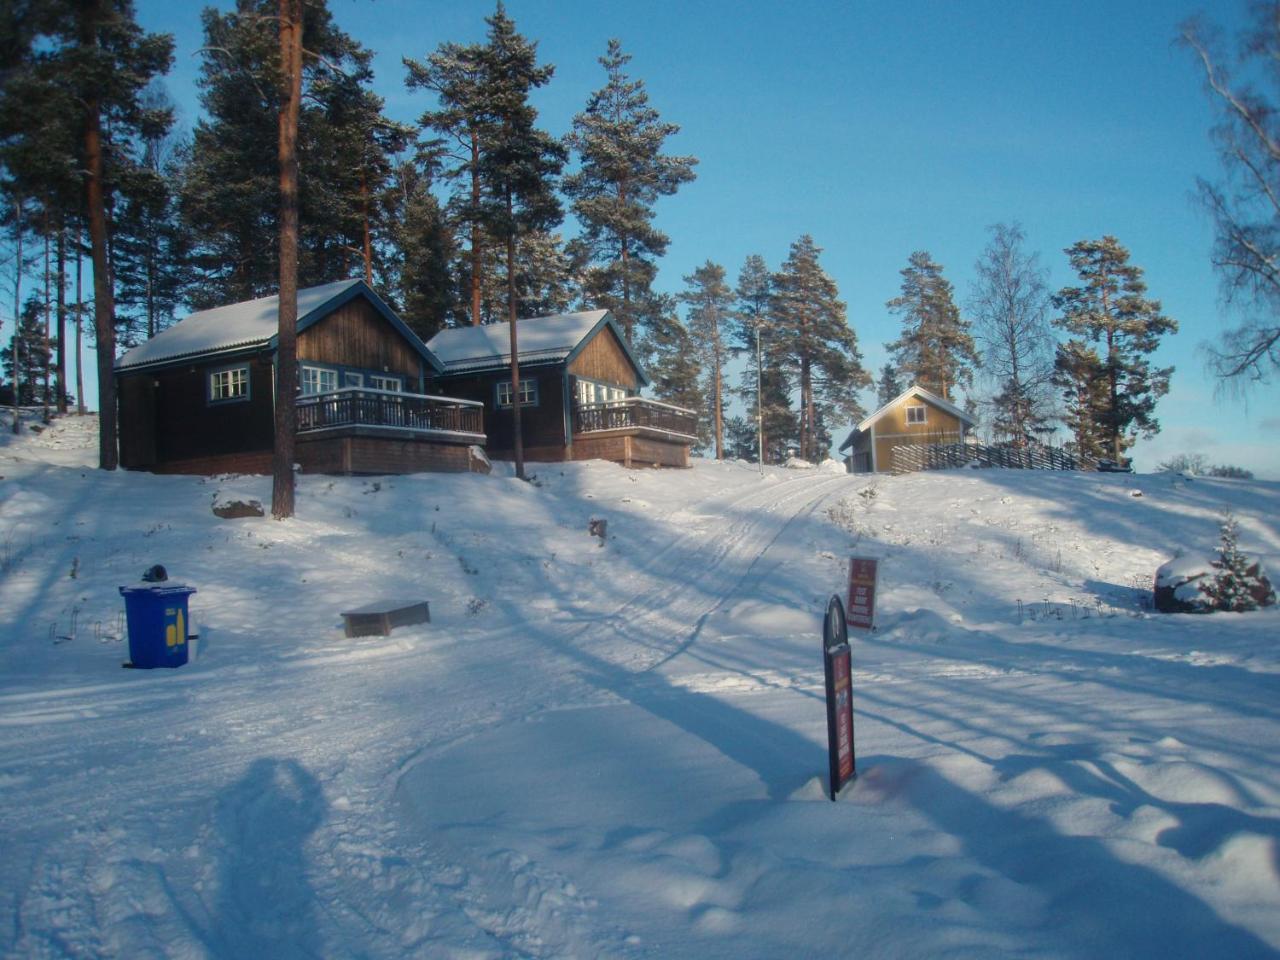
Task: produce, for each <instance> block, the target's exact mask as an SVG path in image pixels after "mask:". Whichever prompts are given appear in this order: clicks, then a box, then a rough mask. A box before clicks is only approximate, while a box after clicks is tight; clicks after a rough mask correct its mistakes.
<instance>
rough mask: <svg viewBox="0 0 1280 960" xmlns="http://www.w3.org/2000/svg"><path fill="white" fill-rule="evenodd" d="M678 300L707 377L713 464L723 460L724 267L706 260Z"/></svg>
mask: <svg viewBox="0 0 1280 960" xmlns="http://www.w3.org/2000/svg"><path fill="white" fill-rule="evenodd" d="M684 282H685V285H686V289H685V292H684V293H682V294H680V300H681V301H683V302H684V303H685V304H687V305H688V307H689V312H688V315H687V318H686V327H687V329H688V331H689V336H690V338H691V339H692V340H693V344H694V348H695V349H696V350H698V352H699V353H700V354H701V357H702V368H703V369H704V370H705V371H706V373H707V379H706V385H705V386H704V387H703V394H704V395H705V396H706V397H707V399H708V400H710V401H711V427H712V438H713V439H714V441H715V455H716V459H717V460H723V459H724V400H725V397H724V394H725V390H724V368H725V365H726V364H727V363H728V361H729V343H728V330H727V326H726V324H727V321H728V319H729V316H730V314H731V312H732V305H733V299H732V298H733V294H732V292H731V291H730V289H729V285H728V284H727V283H725V279H724V267H722V266H720V264H718V263H712V262H711V261H710V260H708V261H707V262H706V263H704V264H703V265H702V266H700V267H698V268H697V269H696V270H694V271H693V273H691V274H689V275H688V276H687V277H685V278H684Z"/></svg>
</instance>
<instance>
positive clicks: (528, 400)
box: [498, 380, 538, 407]
mask: <svg viewBox="0 0 1280 960" xmlns="http://www.w3.org/2000/svg"><path fill="white" fill-rule="evenodd" d="M537 403H538V381H537V380H521V381H520V406H522V407H533V406H537ZM498 406H500V407H509V406H511V381H510V380H499V381H498Z"/></svg>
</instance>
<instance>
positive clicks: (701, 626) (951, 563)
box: [0, 419, 1280, 958]
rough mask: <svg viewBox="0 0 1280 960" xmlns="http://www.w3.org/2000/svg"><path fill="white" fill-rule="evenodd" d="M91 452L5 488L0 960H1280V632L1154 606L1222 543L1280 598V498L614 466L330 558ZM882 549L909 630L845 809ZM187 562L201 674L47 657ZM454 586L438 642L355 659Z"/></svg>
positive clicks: (999, 478) (870, 708)
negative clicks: (1225, 534) (829, 638)
mask: <svg viewBox="0 0 1280 960" xmlns="http://www.w3.org/2000/svg"><path fill="white" fill-rule="evenodd" d="M87 427H88V425H87V424H85V423H84V422H82V421H81V422H77V421H76V420H74V419H72V420H70V421H67V422H64V423H62V424H60V425H59V426H57V427H55V429H53V430H50V431H46V432H45V433H44V434H41V435H40V436H39V437H38V438H36V437H33V438H31V439H30V440H29V441H27V442H25V443H24V442H19V441H12V440H5V441H4V442H5V443H7V444H8V446H7V447H3V448H0V463H2V464H3V469H0V473H3V474H7V475H8V477H9V479H8V480H6V481H4V482H3V483H0V540H3V538H5V537H9V540H8V544H9V546H8V553H7V554H6V553H4V552H3V551H0V559H3V558H4V557H8V558H9V560H8V562H9V568H8V569H7V570H6V571H0V586H3V587H4V590H0V614H2V615H3V616H6V617H7V618H8V623H7V624H5V623H0V657H2V658H4V659H3V663H4V664H5V665H6V666H7V667H8V668H9V669H10V671H11V673H10V676H8V677H5V678H0V800H3V801H4V802H3V803H0V837H2V838H3V857H2V858H0V911H3V915H4V917H5V918H6V922H5V924H4V925H3V926H2V927H0V955H4V956H10V955H11V956H15V957H35V958H46V957H47V958H61V957H147V956H153V957H208V958H230V957H248V956H272V957H305V956H367V957H406V956H415V957H416V956H422V957H458V958H464V957H465V958H479V957H484V958H506V957H528V958H550V957H596V956H601V957H605V956H608V957H635V958H639V957H675V956H681V957H683V956H687V957H699V958H703V957H707V958H719V957H725V958H728V957H740V956H761V957H775V956H776V957H783V956H787V957H790V956H816V955H820V954H824V953H825V954H834V955H844V954H845V953H846V952H847V950H848V949H849V945H850V944H853V943H856V944H857V945H858V951H859V954H860V955H865V956H868V957H901V956H942V955H949V956H966V957H1004V956H1044V957H1080V958H1084V957H1096V956H1103V955H1106V956H1112V955H1114V956H1162V957H1204V956H1232V957H1264V956H1276V955H1278V951H1280V909H1278V908H1280V854H1278V852H1277V851H1278V850H1280V771H1278V770H1277V767H1276V763H1275V751H1276V746H1277V743H1280V697H1278V696H1277V694H1280V653H1278V652H1277V650H1276V648H1275V643H1274V639H1275V636H1276V635H1277V633H1278V632H1280V631H1278V630H1277V622H1278V618H1277V615H1276V613H1275V611H1269V612H1263V613H1259V614H1250V615H1245V616H1224V617H1213V618H1194V617H1193V618H1187V617H1175V618H1156V619H1152V618H1150V617H1149V616H1147V615H1144V614H1143V613H1142V611H1140V610H1138V609H1136V608H1133V607H1128V608H1126V607H1125V604H1126V603H1127V602H1128V601H1127V600H1126V597H1131V596H1132V590H1131V589H1129V587H1128V586H1127V583H1128V579H1129V578H1130V577H1131V576H1132V575H1133V574H1132V571H1134V570H1139V571H1140V570H1144V569H1147V568H1150V567H1151V566H1152V562H1153V560H1156V559H1157V558H1159V557H1161V556H1164V555H1167V554H1168V551H1169V550H1170V549H1171V548H1170V543H1171V542H1174V543H1177V542H1182V543H1186V544H1188V545H1191V544H1200V545H1202V546H1205V545H1208V544H1211V542H1212V537H1213V536H1214V535H1215V531H1214V526H1215V518H1216V515H1217V511H1218V509H1220V506H1221V504H1222V503H1224V502H1226V503H1230V504H1231V505H1232V506H1233V508H1234V509H1235V510H1236V512H1237V515H1239V516H1242V517H1244V518H1246V519H1247V522H1246V523H1244V524H1242V526H1243V527H1244V528H1245V529H1246V530H1247V533H1248V537H1249V538H1250V539H1249V540H1248V542H1247V543H1246V546H1247V547H1249V548H1251V549H1254V550H1259V551H1261V552H1262V554H1263V555H1264V556H1267V557H1269V558H1270V559H1272V560H1273V561H1274V560H1275V559H1276V557H1275V551H1276V550H1277V548H1280V529H1277V528H1276V526H1275V521H1274V518H1275V517H1276V516H1277V515H1278V514H1280V510H1278V509H1277V508H1280V490H1277V488H1276V485H1273V484H1272V485H1268V484H1261V483H1259V484H1233V483H1231V482H1218V483H1214V482H1209V481H1197V483H1196V484H1195V485H1191V484H1189V483H1183V484H1179V483H1178V482H1177V481H1176V480H1175V481H1174V482H1172V483H1169V482H1168V481H1167V480H1165V479H1157V478H1151V477H1135V478H1119V479H1114V478H1110V479H1108V478H1090V477H1085V476H1072V475H1065V476H1049V477H1034V476H1027V475H1011V474H1015V473H1016V472H1004V471H991V472H984V473H983V474H970V473H967V472H966V473H957V474H945V475H936V476H923V475H921V476H914V477H903V478H893V479H887V478H857V477H846V476H841V475H835V474H828V473H826V472H823V471H803V472H802V471H784V470H772V471H770V472H769V473H768V474H767V476H766V477H765V478H763V479H762V478H759V477H757V476H756V475H755V472H754V470H751V469H748V468H743V467H741V466H735V465H716V464H699V465H697V466H696V467H695V469H693V470H691V471H684V472H665V473H637V474H631V473H627V472H626V471H622V470H620V469H617V468H614V467H612V466H609V465H603V464H574V465H565V468H564V469H563V470H559V469H558V468H552V467H547V468H540V472H541V473H542V476H543V480H544V482H545V486H543V487H542V488H541V489H538V488H535V487H531V486H529V485H524V484H517V483H516V482H515V481H513V480H510V479H509V478H504V477H502V476H500V475H495V477H492V478H488V479H481V478H442V477H434V478H433V477H426V478H384V479H383V480H381V481H379V482H376V483H375V482H373V481H369V480H359V479H348V480H334V481H329V480H325V479H313V478H307V479H306V480H304V483H303V485H302V487H301V491H300V493H301V495H300V501H299V505H300V510H299V517H300V519H299V520H297V521H294V522H290V523H289V524H283V525H277V524H273V523H270V522H267V521H257V522H255V521H249V522H240V521H237V522H234V523H227V524H224V523H221V522H218V521H212V520H210V519H208V517H207V504H208V502H209V495H210V494H212V493H216V492H218V491H221V492H222V493H224V494H227V495H230V494H232V493H235V494H237V495H239V494H244V495H257V496H259V497H261V496H262V491H263V490H264V489H265V487H264V483H263V482H262V481H260V480H257V479H254V478H215V479H214V480H213V481H210V482H207V483H201V482H199V481H194V480H184V479H179V478H151V477H145V476H137V475H124V474H115V475H102V474H97V473H95V472H93V471H88V472H87V473H86V472H85V471H84V470H82V469H80V468H79V464H81V463H84V462H86V461H85V460H84V453H83V450H84V449H86V447H85V444H84V443H83V442H80V441H78V440H77V434H76V431H77V430H79V431H81V433H82V434H83V435H84V436H83V439H85V440H89V439H91V438H92V434H91V431H89V430H88V429H87ZM78 451H79V452H78ZM77 458H79V459H77ZM57 464H60V466H58V465H57ZM1135 485H1141V486H1142V487H1143V488H1144V491H1145V495H1144V497H1143V498H1142V499H1141V500H1136V499H1134V498H1132V497H1131V496H1130V495H1129V490H1130V488H1131V487H1134V486H1135ZM868 489H870V490H871V492H870V493H868V492H867V491H868ZM451 498H452V499H451ZM455 501H456V502H455ZM442 505H444V506H445V509H444V510H441V506H442ZM1153 511H1154V512H1153ZM196 513H198V514H200V515H201V516H202V519H200V520H196V521H193V520H192V519H190V518H191V517H192V516H193V515H194V514H196ZM596 515H601V516H606V517H608V518H609V520H610V533H611V538H610V539H609V540H608V541H607V542H604V543H601V544H597V543H596V542H595V541H594V540H592V539H591V538H589V537H587V535H586V533H585V530H584V528H585V521H586V518H587V517H588V516H596ZM1206 537H1207V538H1208V540H1206ZM855 544H856V545H857V547H856V549H857V550H858V551H859V552H862V551H869V552H871V553H873V554H875V555H878V556H880V557H881V559H882V573H881V585H880V597H879V599H880V624H881V626H880V629H879V630H878V631H877V632H875V633H873V634H870V635H867V636H862V635H858V636H855V638H854V651H855V655H854V698H855V711H856V715H855V723H856V726H857V742H858V749H859V770H860V776H859V779H858V781H857V782H856V784H855V786H854V788H852V790H851V791H850V793H849V795H848V796H847V797H845V798H844V799H842V801H841V802H840V803H838V804H831V803H829V802H827V801H826V800H825V797H824V793H823V785H822V781H821V777H822V771H823V770H824V769H825V763H826V758H825V737H826V731H825V721H824V718H823V713H822V695H823V694H822V672H821V660H820V657H819V656H818V648H819V639H818V632H819V617H820V613H821V608H822V606H823V605H824V603H825V599H826V597H827V596H828V595H829V594H830V593H831V592H840V591H841V590H842V587H843V578H844V574H845V562H846V557H847V554H848V553H849V552H850V551H851V550H852V549H855ZM224 555H225V556H224ZM155 557H163V558H165V559H166V560H167V562H169V563H170V564H171V566H174V567H178V568H179V569H181V568H183V567H185V568H188V569H187V570H185V571H184V576H188V577H190V578H192V579H193V580H194V581H196V582H198V584H199V586H200V589H201V591H202V592H201V594H199V595H198V596H197V598H196V600H197V601H200V603H201V606H200V607H199V610H200V613H201V624H202V626H201V632H202V637H203V638H204V640H205V641H207V649H206V650H205V651H204V653H203V654H202V657H201V659H200V660H199V661H197V663H195V664H193V665H191V666H189V667H187V668H184V669H183V670H179V671H174V672H169V671H165V672H163V673H162V672H160V671H156V672H154V673H149V674H143V673H142V672H121V671H119V669H118V667H116V668H115V672H112V671H111V669H110V668H111V667H114V663H115V662H118V659H119V654H118V651H119V650H120V649H121V648H120V646H119V645H118V644H117V645H112V644H110V643H107V644H95V643H94V641H93V640H92V639H90V638H89V637H88V635H87V633H88V631H87V629H86V628H85V627H84V623H83V622H82V624H81V629H82V633H81V636H80V637H79V638H78V639H77V640H75V641H72V642H68V643H65V644H61V645H52V646H50V645H47V642H46V639H45V627H44V625H45V624H47V623H48V622H49V621H50V620H53V619H54V618H55V617H58V618H60V620H61V622H62V623H64V624H65V623H66V618H67V616H68V615H69V611H70V609H72V608H73V607H75V608H77V609H81V610H83V617H84V619H85V621H88V622H92V620H93V619H96V618H99V617H102V618H105V617H106V616H107V614H106V611H107V610H109V609H110V608H112V607H113V606H114V605H116V604H118V597H116V596H115V594H114V585H115V584H116V583H118V582H123V580H122V579H121V578H122V576H123V574H122V573H121V572H120V571H129V570H135V569H137V568H140V566H141V565H143V563H144V562H153V558H155ZM170 557H174V558H177V559H174V560H169V559H168V558H170ZM73 558H74V560H75V564H74V565H72V560H73ZM197 558H198V559H197ZM201 560H203V561H204V562H203V563H201V562H200V561H201ZM1272 566H1273V567H1274V566H1276V564H1275V563H1274V562H1273V563H1272ZM69 567H70V568H71V569H72V570H78V575H79V578H80V579H75V576H76V575H75V574H73V575H72V578H71V579H69V578H68V575H67V570H68V568H69ZM191 567H195V568H196V569H189V568H191ZM135 575H136V574H135ZM384 581H385V583H384ZM419 582H426V583H428V584H429V587H428V589H429V593H430V598H431V600H432V613H433V620H434V621H435V622H434V623H432V624H431V625H429V626H427V627H423V628H410V629H405V630H398V631H396V633H395V634H394V635H393V636H392V637H390V638H378V639H371V640H362V641H347V640H344V639H342V638H340V637H339V636H337V634H336V632H335V615H334V611H336V610H338V609H342V608H343V605H344V604H347V603H348V602H350V601H352V600H354V599H357V598H359V597H361V596H364V595H365V594H367V593H368V592H369V591H370V590H372V589H378V590H386V591H388V592H390V593H396V594H398V593H399V592H400V591H403V590H405V589H415V588H416V585H417V584H418V583H419ZM6 594H7V596H6ZM1018 596H1021V597H1023V598H1024V599H1025V598H1027V597H1032V598H1034V599H1035V601H1036V603H1037V604H1040V601H1039V598H1040V597H1041V596H1047V597H1048V598H1049V602H1045V603H1043V604H1041V605H1040V606H1036V607H1035V608H1031V607H1029V606H1028V608H1027V611H1026V615H1025V616H1024V619H1022V620H1019V619H1018V618H1017V615H1016V614H1015V612H1014V609H1015V608H1014V603H1013V599H1014V598H1015V597H1018ZM1086 597H1087V598H1094V597H1096V598H1099V603H1098V605H1097V607H1096V610H1094V609H1093V608H1092V607H1088V606H1087V605H1085V606H1082V607H1081V609H1080V610H1079V611H1078V610H1077V603H1076V600H1077V599H1079V598H1086ZM1068 598H1072V599H1071V600H1070V606H1068ZM1029 603H1030V601H1028V604H1029ZM1054 603H1057V604H1058V606H1057V607H1056V608H1055V607H1054ZM1090 603H1092V600H1090ZM469 605H470V606H471V607H473V608H474V609H470V610H467V612H464V608H467V607H468V606H469ZM195 609H196V608H194V607H193V610H195ZM1085 612H1088V613H1089V616H1088V618H1087V619H1075V617H1076V616H1077V613H1079V614H1080V615H1081V616H1082V617H1083V616H1084V614H1085Z"/></svg>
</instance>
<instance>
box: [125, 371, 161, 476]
mask: <svg viewBox="0 0 1280 960" xmlns="http://www.w3.org/2000/svg"><path fill="white" fill-rule="evenodd" d="M116 389H117V390H118V391H119V403H120V466H122V467H124V468H125V469H126V470H147V469H150V468H151V467H153V466H155V463H156V393H157V390H156V386H155V379H154V378H153V377H152V376H151V375H150V374H148V373H133V374H128V375H126V376H122V377H120V378H119V380H118V381H117V383H116Z"/></svg>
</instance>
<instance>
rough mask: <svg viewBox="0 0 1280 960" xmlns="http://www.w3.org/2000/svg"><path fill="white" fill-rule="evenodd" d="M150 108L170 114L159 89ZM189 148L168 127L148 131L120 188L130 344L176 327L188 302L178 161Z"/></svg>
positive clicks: (115, 246) (125, 329)
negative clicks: (180, 217) (136, 159)
mask: <svg viewBox="0 0 1280 960" xmlns="http://www.w3.org/2000/svg"><path fill="white" fill-rule="evenodd" d="M145 96H146V100H147V102H148V103H149V105H150V107H149V108H150V109H153V110H156V111H163V112H165V113H171V112H172V107H171V105H170V104H169V102H168V100H167V99H166V98H164V97H163V96H162V95H160V94H159V93H158V92H157V91H148V93H147V94H146V95H145ZM184 153H185V145H184V144H181V143H179V142H177V141H175V140H174V139H173V138H172V137H171V136H170V135H169V134H168V133H167V131H166V130H165V129H163V128H160V127H154V128H152V129H149V130H148V131H146V134H145V135H144V136H143V138H142V142H141V157H140V159H139V162H138V163H137V164H136V165H134V166H132V167H131V168H130V169H129V171H128V175H127V179H126V182H125V184H124V185H123V186H122V190H121V193H122V198H121V199H122V202H121V203H120V204H119V206H118V210H119V214H118V216H117V217H116V222H115V229H114V232H113V243H112V253H113V260H114V268H115V279H116V304H117V307H118V309H119V314H120V317H119V319H120V321H121V339H122V340H123V342H124V343H126V344H129V345H132V344H135V343H137V342H139V341H140V340H143V339H149V338H151V337H154V336H155V335H156V334H157V333H159V332H160V331H161V330H163V329H164V328H165V327H167V326H169V325H170V324H171V323H173V321H174V319H175V317H176V315H177V313H178V311H179V309H180V308H181V307H182V306H183V305H184V304H185V302H186V292H187V286H188V285H189V283H190V280H191V270H190V244H189V243H188V237H187V233H186V231H185V230H184V229H183V227H182V224H181V222H180V220H179V216H178V205H177V189H178V172H179V165H180V157H181V156H183V155H184Z"/></svg>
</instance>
